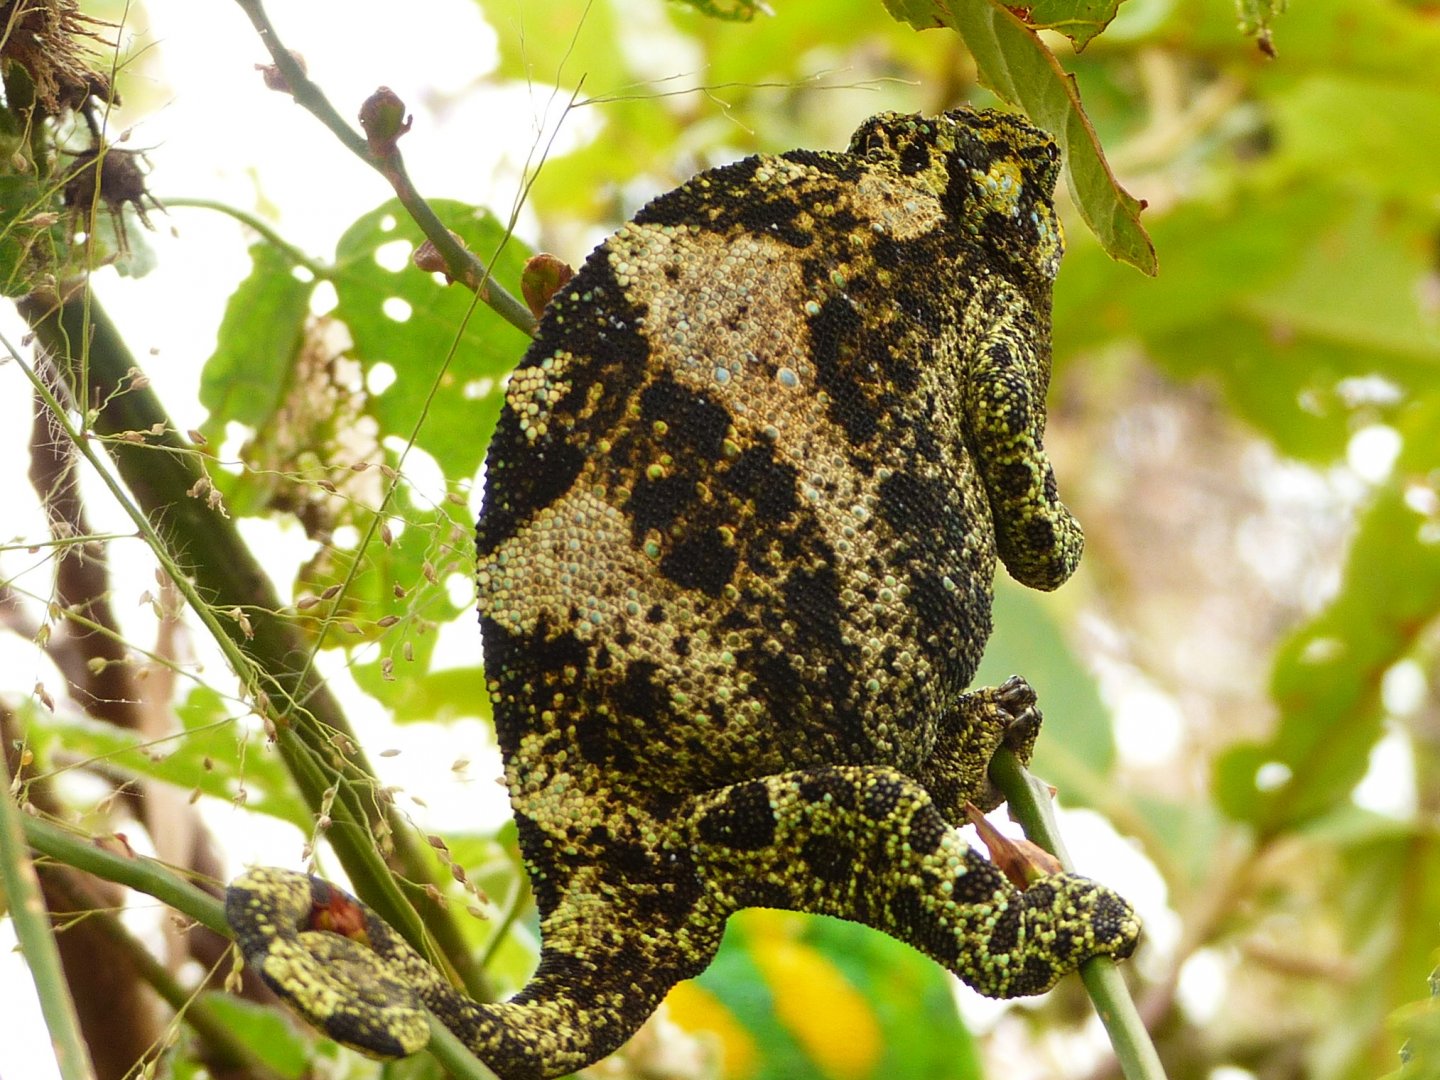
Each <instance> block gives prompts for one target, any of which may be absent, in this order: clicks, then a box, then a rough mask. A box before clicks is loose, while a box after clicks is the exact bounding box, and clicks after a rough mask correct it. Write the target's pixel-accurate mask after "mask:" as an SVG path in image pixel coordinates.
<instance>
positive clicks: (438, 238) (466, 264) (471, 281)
mask: <svg viewBox="0 0 1440 1080" xmlns="http://www.w3.org/2000/svg"><path fill="white" fill-rule="evenodd" d="M235 2H236V3H237V4H238V5H239V6H240V9H241V10H242V11H243V12H245V15H246V17H247V18H248V19H249V20H250V24H251V25H252V26H254V27H255V32H256V33H257V34H259V35H260V40H261V41H262V42H263V43H264V45H265V48H266V49H267V50H268V51H269V53H270V57H271V59H272V60H274V61H275V66H276V68H278V69H279V71H280V74H281V76H283V78H284V80H285V84H286V86H287V88H288V90H289V92H290V94H291V96H292V97H294V99H295V103H296V104H297V105H299V106H301V107H302V108H304V109H305V110H307V111H308V112H310V113H311V114H312V115H313V116H314V117H315V118H316V119H317V120H319V121H320V122H321V123H322V124H324V125H325V126H326V127H327V128H329V129H330V131H331V132H332V133H333V134H334V135H335V137H336V138H337V139H339V140H340V142H341V144H342V145H344V147H345V148H346V149H347V150H349V151H350V152H351V153H352V154H354V155H355V156H356V157H358V158H359V159H360V160H361V161H363V162H365V164H367V165H369V166H370V167H371V168H372V169H374V170H375V171H376V172H378V173H380V175H381V176H383V177H385V179H386V180H387V181H388V182H389V184H390V186H391V187H392V188H394V189H395V195H396V197H398V198H399V200H400V202H401V204H402V205H403V206H404V207H405V209H406V211H407V212H408V213H409V214H410V216H411V217H412V218H414V219H415V223H416V224H417V225H419V226H420V229H421V231H422V232H424V233H425V237H426V239H428V240H429V241H430V243H431V244H433V245H434V247H435V250H436V251H437V252H439V254H440V257H441V259H442V260H443V261H444V263H445V269H446V273H448V274H449V276H450V277H451V278H453V279H454V280H456V281H459V282H461V283H462V284H464V285H465V286H466V287H467V288H469V289H472V290H473V291H474V292H475V295H476V296H477V297H479V298H480V300H481V301H482V302H484V303H485V304H488V305H489V306H490V307H491V308H492V309H493V310H494V311H495V313H496V314H497V315H499V316H500V317H501V318H502V319H504V320H505V321H506V322H508V323H510V324H511V325H512V326H514V327H516V328H517V329H518V330H521V331H523V332H524V333H525V334H527V335H530V336H532V337H533V336H534V334H535V326H536V320H535V316H534V315H533V314H531V312H530V309H529V308H528V307H526V306H525V304H524V303H523V302H522V301H520V300H517V299H516V298H515V297H514V296H513V295H512V294H511V293H509V292H507V291H506V290H505V289H504V288H502V287H501V286H500V285H499V284H497V283H496V282H495V281H494V279H492V278H491V276H490V268H489V267H488V266H486V265H485V264H484V263H482V262H481V261H480V260H479V259H478V258H476V256H475V255H474V253H473V252H471V251H469V250H467V249H466V248H465V246H464V245H463V244H461V243H460V242H459V241H458V240H457V239H456V238H455V237H454V235H452V234H451V232H450V230H449V229H447V228H446V227H445V226H444V225H443V224H442V223H441V221H440V219H439V218H438V217H437V216H436V214H435V211H434V210H433V209H431V207H430V204H429V203H428V202H426V201H425V199H424V198H423V197H421V195H420V193H419V192H417V191H416V190H415V186H414V184H412V183H411V182H410V177H409V174H408V173H407V172H406V171H405V162H404V160H403V159H402V158H401V156H400V152H399V150H398V149H396V148H395V146H394V142H393V140H392V141H390V143H389V144H388V145H377V144H374V143H373V142H372V141H371V140H368V139H366V137H365V136H363V135H361V134H360V133H359V132H357V131H356V130H355V129H354V128H352V127H351V126H350V125H349V124H348V123H346V122H345V120H344V119H343V118H342V117H341V116H340V113H339V112H338V111H337V110H336V108H335V106H334V105H332V104H330V100H329V99H328V98H327V97H326V96H325V93H324V91H323V90H321V89H320V87H319V86H317V85H316V84H315V82H314V81H313V80H311V78H310V77H309V76H308V75H307V74H306V73H305V71H304V70H303V69H302V68H301V66H300V64H299V63H298V62H297V61H296V59H295V57H294V55H293V54H292V53H291V52H290V50H289V49H288V48H286V47H285V44H284V42H282V41H281V40H280V36H279V35H278V34H277V33H276V32H275V27H274V25H273V24H272V23H271V22H270V17H269V16H268V15H267V14H266V13H265V8H264V5H263V4H262V3H261V2H260V0H235Z"/></svg>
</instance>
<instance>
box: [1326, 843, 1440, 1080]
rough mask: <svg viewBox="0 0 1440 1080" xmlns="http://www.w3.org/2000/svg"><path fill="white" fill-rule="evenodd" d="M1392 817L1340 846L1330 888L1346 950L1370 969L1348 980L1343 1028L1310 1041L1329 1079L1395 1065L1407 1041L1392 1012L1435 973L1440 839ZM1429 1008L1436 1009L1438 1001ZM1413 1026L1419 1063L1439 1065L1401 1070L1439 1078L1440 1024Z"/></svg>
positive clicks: (1439, 938) (1439, 919)
mask: <svg viewBox="0 0 1440 1080" xmlns="http://www.w3.org/2000/svg"><path fill="white" fill-rule="evenodd" d="M1386 824H1388V825H1389V826H1390V827H1389V828H1388V829H1384V828H1382V829H1379V830H1376V832H1375V833H1374V834H1373V835H1372V836H1371V837H1370V838H1368V839H1364V838H1362V839H1360V840H1359V842H1357V843H1353V844H1346V845H1342V846H1341V847H1340V848H1339V850H1338V855H1339V859H1338V865H1337V867H1336V869H1335V871H1334V886H1333V890H1334V891H1333V892H1332V893H1330V895H1331V897H1332V898H1333V899H1332V903H1333V911H1334V916H1333V917H1337V918H1338V922H1339V924H1340V926H1341V928H1342V932H1343V934H1344V940H1343V943H1342V947H1343V950H1344V953H1343V955H1344V956H1345V957H1346V958H1347V959H1349V960H1351V961H1352V962H1353V961H1354V960H1359V961H1360V962H1361V963H1362V964H1363V970H1364V972H1365V975H1364V977H1363V978H1360V979H1356V980H1354V981H1353V982H1351V983H1349V984H1348V985H1347V986H1346V988H1345V995H1344V1005H1345V1024H1344V1025H1343V1028H1341V1029H1340V1030H1336V1031H1334V1032H1332V1033H1330V1035H1329V1036H1328V1037H1325V1036H1322V1037H1320V1038H1317V1039H1316V1040H1314V1041H1313V1042H1312V1043H1311V1045H1310V1047H1309V1048H1308V1052H1307V1057H1308V1059H1309V1061H1308V1063H1307V1064H1308V1067H1307V1068H1306V1069H1305V1070H1304V1071H1305V1074H1306V1075H1307V1076H1314V1077H1317V1078H1321V1080H1324V1078H1327V1077H1352V1076H1354V1077H1362V1076H1363V1077H1369V1076H1377V1075H1379V1074H1380V1073H1381V1072H1382V1071H1384V1070H1386V1069H1389V1068H1391V1067H1392V1066H1394V1065H1395V1064H1396V1063H1397V1062H1398V1061H1399V1051H1400V1046H1401V1041H1400V1039H1398V1038H1396V1037H1395V1035H1394V1033H1392V1032H1391V1031H1390V1030H1389V1029H1388V1027H1387V1025H1386V1020H1387V1018H1390V1017H1391V1016H1392V1014H1393V1013H1394V1012H1395V1010H1396V1009H1398V1008H1400V1007H1401V1006H1402V1005H1404V1004H1405V1003H1406V1002H1410V1001H1413V1000H1414V999H1415V998H1416V997H1417V996H1418V995H1420V994H1422V993H1424V990H1425V987H1426V985H1427V982H1429V981H1430V980H1431V979H1432V978H1433V972H1434V970H1435V964H1436V960H1437V953H1436V946H1437V944H1440V931H1437V929H1436V928H1437V926H1440V845H1437V842H1436V838H1435V836H1434V834H1433V831H1432V830H1431V829H1429V828H1428V827H1426V826H1424V825H1421V826H1418V827H1400V828H1396V827H1395V825H1396V823H1393V822H1389V823H1386ZM1426 1011H1428V1012H1429V1013H1430V1015H1431V1016H1432V1017H1433V1016H1435V1015H1436V1012H1435V1009H1434V1007H1433V1005H1432V1006H1431V1008H1430V1009H1428V1010H1426ZM1412 1015H1413V1014H1412ZM1417 1019H1418V1017H1417ZM1432 1022H1433V1021H1432ZM1411 1034H1412V1038H1414V1039H1415V1040H1416V1041H1415V1042H1413V1043H1412V1045H1411V1053H1412V1055H1414V1057H1413V1061H1414V1063H1415V1065H1416V1066H1418V1065H1419V1064H1420V1063H1421V1062H1425V1063H1428V1064H1429V1065H1430V1066H1432V1068H1431V1069H1430V1070H1429V1071H1423V1070H1412V1071H1409V1072H1402V1074H1401V1075H1402V1076H1404V1077H1406V1080H1410V1078H1412V1077H1413V1078H1414V1080H1420V1078H1421V1077H1426V1078H1433V1077H1434V1076H1435V1075H1436V1073H1435V1072H1434V1070H1433V1066H1434V1065H1435V1064H1436V1062H1437V1060H1440V1059H1437V1058H1436V1057H1435V1056H1434V1054H1435V1044H1434V1043H1433V1042H1432V1041H1431V1040H1432V1039H1433V1038H1434V1035H1435V1032H1434V1029H1433V1027H1432V1028H1429V1029H1428V1030H1427V1025H1426V1024H1425V1023H1424V1022H1423V1021H1421V1022H1420V1023H1417V1024H1416V1025H1415V1026H1414V1027H1413V1028H1412V1029H1411Z"/></svg>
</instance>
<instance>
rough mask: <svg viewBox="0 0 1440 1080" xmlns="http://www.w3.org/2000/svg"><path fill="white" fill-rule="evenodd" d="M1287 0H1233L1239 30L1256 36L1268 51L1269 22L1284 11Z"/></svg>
mask: <svg viewBox="0 0 1440 1080" xmlns="http://www.w3.org/2000/svg"><path fill="white" fill-rule="evenodd" d="M1286 2H1287V0H1235V12H1236V14H1237V15H1238V16H1239V17H1240V32H1241V33H1242V34H1248V35H1249V36H1250V37H1253V38H1258V39H1259V40H1260V41H1261V42H1264V43H1266V45H1265V46H1263V47H1265V48H1266V51H1267V52H1268V51H1269V48H1268V42H1269V41H1270V24H1271V23H1273V22H1274V21H1275V20H1276V19H1277V18H1279V17H1280V16H1281V15H1283V14H1284V13H1285V4H1286Z"/></svg>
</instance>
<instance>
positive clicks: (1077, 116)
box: [885, 0, 1159, 274]
mask: <svg viewBox="0 0 1440 1080" xmlns="http://www.w3.org/2000/svg"><path fill="white" fill-rule="evenodd" d="M885 6H886V7H887V8H888V9H889V11H890V13H891V14H892V15H894V16H895V18H897V19H900V20H902V21H904V22H908V23H910V24H911V25H912V26H915V27H917V28H919V29H921V30H924V29H927V28H930V27H935V26H948V27H950V28H952V29H953V30H955V31H956V32H957V33H959V35H960V36H961V37H962V38H963V39H964V40H965V47H966V48H967V49H969V50H970V52H971V54H972V55H973V56H974V57H975V63H976V65H977V66H978V67H979V70H980V78H981V81H983V82H984V83H985V85H986V86H988V87H989V88H990V89H991V90H993V91H994V92H995V93H996V94H997V95H998V96H999V97H1000V98H1002V99H1003V100H1005V101H1008V102H1010V103H1011V104H1014V105H1018V106H1020V107H1021V108H1023V109H1024V110H1025V112H1026V113H1027V114H1028V115H1029V117H1030V118H1031V119H1032V120H1034V121H1035V123H1037V124H1039V125H1040V126H1041V127H1043V128H1045V129H1046V130H1047V131H1049V132H1050V133H1051V134H1052V135H1053V136H1054V137H1055V139H1056V141H1057V142H1058V143H1059V144H1060V148H1061V149H1062V150H1064V151H1065V168H1066V176H1067V177H1068V179H1069V183H1070V191H1071V194H1072V195H1073V196H1074V197H1075V204H1076V206H1077V207H1078V208H1079V210H1080V216H1081V217H1082V218H1083V219H1084V220H1085V224H1086V225H1088V226H1089V227H1090V230H1091V232H1093V233H1094V234H1095V236H1096V237H1097V238H1098V239H1099V240H1100V243H1101V246H1102V247H1104V249H1105V250H1106V252H1108V253H1109V255H1110V256H1111V257H1112V258H1115V259H1119V260H1120V261H1121V262H1126V263H1129V264H1130V265H1131V266H1134V267H1136V268H1137V269H1139V270H1141V271H1143V272H1144V273H1146V274H1154V273H1155V272H1156V271H1157V270H1158V268H1159V263H1158V262H1157V261H1156V258H1155V248H1154V245H1153V244H1151V242H1150V238H1149V236H1147V235H1146V234H1145V229H1144V227H1143V226H1142V225H1141V224H1140V211H1141V210H1142V209H1144V204H1142V203H1141V202H1140V201H1139V200H1137V199H1136V198H1135V197H1134V196H1132V195H1130V194H1129V193H1128V192H1126V191H1125V190H1124V189H1123V188H1122V187H1120V184H1119V181H1117V180H1116V179H1115V174H1114V173H1112V172H1111V171H1110V166H1109V164H1108V163H1107V162H1106V161H1105V155H1104V152H1103V151H1102V150H1101V148H1100V141H1099V139H1098V138H1097V137H1096V135H1095V129H1094V128H1093V127H1091V125H1090V120H1089V118H1088V117H1086V115H1085V112H1084V110H1083V109H1082V108H1081V105H1080V94H1079V91H1078V90H1077V89H1076V87H1075V81H1074V79H1073V77H1071V76H1070V75H1067V74H1066V73H1065V71H1064V69H1062V68H1061V67H1060V62H1059V61H1058V60H1056V59H1055V55H1054V54H1053V53H1052V52H1051V51H1050V50H1049V49H1048V48H1047V47H1046V46H1045V43H1044V42H1042V41H1041V40H1040V38H1039V37H1038V36H1037V35H1036V33H1035V31H1034V30H1032V29H1030V28H1029V27H1028V26H1026V25H1025V24H1024V23H1023V22H1021V21H1020V19H1019V17H1017V16H1016V15H1015V14H1014V13H1013V12H1012V11H1011V10H1010V9H1009V8H1008V7H1006V6H1005V5H1003V4H1001V3H998V2H997V0H962V2H959V3H957V2H955V0H885Z"/></svg>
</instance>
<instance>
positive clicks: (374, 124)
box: [360, 86, 414, 158]
mask: <svg viewBox="0 0 1440 1080" xmlns="http://www.w3.org/2000/svg"><path fill="white" fill-rule="evenodd" d="M413 122H414V117H411V116H407V115H406V114H405V102H403V101H401V100H400V95H399V94H397V93H395V91H394V90H391V89H390V88H389V87H388V86H382V87H380V88H378V89H377V90H376V91H375V92H374V93H373V94H371V95H370V96H369V97H368V98H366V99H365V104H364V105H361V106H360V126H361V127H362V128H364V129H365V140H366V142H368V143H369V144H370V152H371V153H372V154H374V155H375V156H376V157H377V158H388V157H393V156H394V155H395V153H396V149H395V143H396V142H397V141H398V140H399V138H400V136H401V135H404V134H405V133H406V132H407V131H409V130H410V125H411V124H412V123H413Z"/></svg>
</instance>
